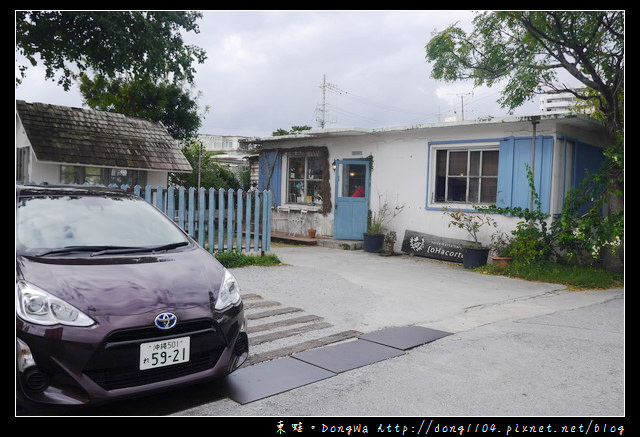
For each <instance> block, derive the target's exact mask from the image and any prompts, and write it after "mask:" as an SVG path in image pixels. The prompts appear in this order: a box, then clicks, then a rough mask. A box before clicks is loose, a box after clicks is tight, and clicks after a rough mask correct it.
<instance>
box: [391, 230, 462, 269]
mask: <svg viewBox="0 0 640 437" xmlns="http://www.w3.org/2000/svg"><path fill="white" fill-rule="evenodd" d="M470 243H471V242H470V241H467V240H457V239H453V238H444V237H438V236H435V235H429V234H423V233H420V232H416V231H410V230H406V231H405V233H404V239H403V240H402V251H403V252H404V253H408V254H413V255H418V256H424V257H427V258H435V259H440V260H443V261H453V262H460V263H461V262H462V246H465V245H469V244H470Z"/></svg>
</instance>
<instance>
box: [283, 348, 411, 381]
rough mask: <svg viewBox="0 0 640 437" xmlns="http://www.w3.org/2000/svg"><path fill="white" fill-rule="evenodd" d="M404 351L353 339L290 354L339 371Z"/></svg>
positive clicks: (364, 364) (307, 361) (332, 370)
mask: <svg viewBox="0 0 640 437" xmlns="http://www.w3.org/2000/svg"><path fill="white" fill-rule="evenodd" d="M403 353H404V352H402V351H400V350H398V349H395V348H390V347H387V346H384V345H381V344H377V343H373V342H370V341H364V340H353V341H349V342H346V343H340V344H336V345H332V346H326V347H322V348H318V349H312V350H308V351H304V352H300V353H298V354H295V355H292V356H293V358H296V359H298V360H301V361H304V362H306V363H309V364H313V365H314V366H318V367H321V368H322V369H326V370H329V371H331V372H335V373H340V372H345V371H347V370H351V369H355V368H357V367H362V366H366V365H368V364H372V363H376V362H378V361H383V360H386V359H388V358H393V357H397V356H399V355H402V354H403Z"/></svg>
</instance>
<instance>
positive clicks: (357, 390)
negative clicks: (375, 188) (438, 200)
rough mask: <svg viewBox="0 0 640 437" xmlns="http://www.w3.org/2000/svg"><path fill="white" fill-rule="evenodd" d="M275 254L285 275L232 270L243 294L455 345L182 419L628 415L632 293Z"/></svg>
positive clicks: (381, 259)
mask: <svg viewBox="0 0 640 437" xmlns="http://www.w3.org/2000/svg"><path fill="white" fill-rule="evenodd" d="M273 252H274V253H276V254H277V255H278V256H279V257H280V259H281V260H282V261H283V262H284V263H285V265H283V266H279V267H248V268H239V269H234V273H235V275H236V277H237V278H238V280H239V283H240V284H241V288H242V292H243V294H252V293H253V294H257V295H260V296H261V297H262V298H263V299H265V300H272V301H278V302H280V303H282V304H284V305H290V306H295V307H300V308H302V309H304V311H305V312H308V313H312V314H315V315H318V316H320V317H322V318H323V319H324V320H326V321H328V322H330V324H331V325H332V328H331V329H332V330H335V331H336V332H337V331H345V330H356V331H360V332H364V333H367V332H373V331H377V330H379V329H383V328H388V327H396V326H408V325H418V326H423V327H427V328H433V329H438V330H443V331H447V332H450V333H452V335H449V336H447V337H444V338H441V339H439V340H437V341H435V342H433V343H429V344H426V345H423V346H420V347H416V348H415V349H411V350H410V351H408V353H406V354H404V355H402V356H399V357H395V358H391V359H387V360H384V361H381V362H377V363H375V364H371V365H368V366H364V367H360V368H357V369H354V370H350V371H348V372H344V373H340V374H339V375H337V376H335V377H332V378H328V379H325V380H322V381H319V382H315V383H313V384H309V385H306V386H302V387H299V388H296V389H294V390H290V391H286V392H283V393H279V394H276V395H274V396H271V397H268V398H265V399H260V400H257V401H255V402H251V403H247V404H244V405H238V404H237V403H236V402H233V401H232V400H229V399H223V400H218V401H216V402H211V403H206V404H202V405H199V406H194V407H192V408H187V409H185V410H184V411H181V412H179V413H175V415H180V416H203V415H207V416H212V415H213V416H283V415H284V416H306V415H309V416H379V415H382V416H624V414H625V404H624V389H625V379H624V370H625V369H624V289H612V290H594V291H568V290H566V289H565V288H564V287H563V286H561V285H558V284H549V283H541V282H528V281H521V280H517V279H509V278H504V277H497V276H489V275H483V274H478V273H473V272H470V271H467V270H465V269H463V268H462V267H461V266H459V265H457V264H447V263H442V262H438V261H434V260H429V259H426V258H419V257H410V256H407V255H401V256H391V257H385V256H380V255H377V254H370V253H366V252H363V251H361V250H355V251H350V250H340V249H331V248H324V247H291V246H283V247H275V248H274V249H273ZM289 341H292V340H289ZM255 352H256V349H255V348H254V349H253V351H252V353H255Z"/></svg>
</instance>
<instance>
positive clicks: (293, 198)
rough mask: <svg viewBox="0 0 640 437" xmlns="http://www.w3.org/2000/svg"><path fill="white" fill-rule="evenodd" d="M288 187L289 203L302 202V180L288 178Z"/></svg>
mask: <svg viewBox="0 0 640 437" xmlns="http://www.w3.org/2000/svg"><path fill="white" fill-rule="evenodd" d="M288 187H289V190H288V193H289V194H288V197H287V199H288V201H289V202H290V203H302V201H303V198H304V182H302V181H300V180H290V181H289V185H288Z"/></svg>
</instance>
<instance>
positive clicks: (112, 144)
mask: <svg viewBox="0 0 640 437" xmlns="http://www.w3.org/2000/svg"><path fill="white" fill-rule="evenodd" d="M169 172H191V165H190V164H189V161H187V159H186V158H185V156H184V155H183V153H182V150H181V148H180V144H179V143H178V142H177V141H176V140H174V139H173V138H172V137H171V136H170V135H169V133H168V132H167V130H166V128H165V127H164V126H163V125H162V124H161V123H154V122H151V121H149V120H144V119H140V118H136V117H128V116H125V115H122V114H117V113H112V112H103V111H94V110H90V109H81V108H72V107H67V106H59V105H49V104H44V103H27V102H24V101H20V100H18V101H16V180H20V181H28V182H36V183H41V182H47V183H76V184H85V183H87V184H102V185H109V184H117V185H122V184H127V185H129V186H135V185H141V186H145V185H152V186H159V185H162V186H167V185H168V174H169Z"/></svg>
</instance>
